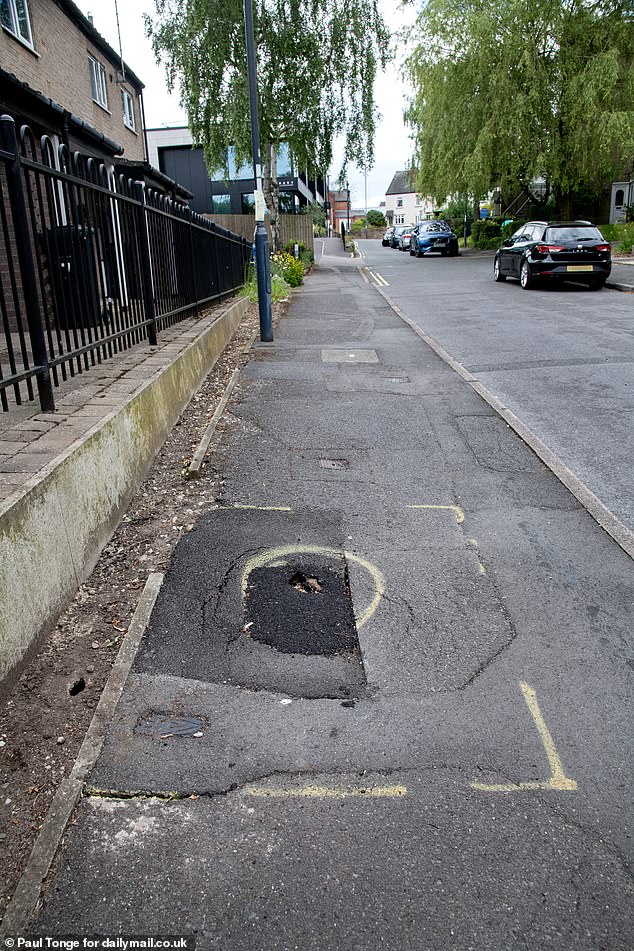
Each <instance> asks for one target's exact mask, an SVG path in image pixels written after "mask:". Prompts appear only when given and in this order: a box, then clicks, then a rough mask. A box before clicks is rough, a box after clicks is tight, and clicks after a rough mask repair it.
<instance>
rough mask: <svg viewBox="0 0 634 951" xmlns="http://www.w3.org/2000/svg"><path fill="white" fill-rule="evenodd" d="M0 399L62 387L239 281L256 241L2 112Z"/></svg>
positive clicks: (45, 404)
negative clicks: (18, 123)
mask: <svg viewBox="0 0 634 951" xmlns="http://www.w3.org/2000/svg"><path fill="white" fill-rule="evenodd" d="M0 238H1V244H0V316H1V319H2V333H0V403H1V405H2V409H3V410H4V411H7V410H8V409H9V408H10V406H11V405H13V404H20V403H22V402H24V401H25V400H27V401H28V400H35V399H36V398H39V401H40V406H41V408H42V410H43V411H45V412H49V411H51V410H53V409H54V408H55V403H54V387H55V386H59V384H60V382H61V381H64V380H67V379H68V378H69V377H72V376H74V375H76V374H78V373H82V372H84V371H86V370H88V369H90V367H92V366H94V365H96V364H98V363H101V362H102V361H103V360H105V359H109V358H112V357H114V356H115V355H116V354H117V353H120V352H121V351H123V350H126V349H128V348H129V347H131V346H132V345H133V344H135V343H138V342H140V341H141V340H144V339H147V341H148V342H149V343H150V345H156V343H157V338H158V334H159V333H160V332H161V330H162V329H163V328H165V327H167V326H170V325H172V324H174V323H176V322H177V321H179V320H183V319H184V318H186V317H188V316H191V315H192V314H194V313H196V312H198V311H199V310H200V309H201V308H203V307H204V306H205V305H207V304H209V303H211V302H213V301H217V300H220V299H221V298H223V297H225V296H227V295H228V294H231V293H233V292H235V291H236V290H237V289H238V288H239V287H240V286H241V285H242V284H243V282H244V279H245V271H246V267H247V265H248V262H249V260H250V257H251V243H250V242H248V241H247V240H246V239H245V238H242V237H240V236H239V235H236V234H233V233H232V232H230V231H226V230H225V229H224V228H221V227H218V226H217V225H215V224H213V222H210V221H209V220H208V219H206V218H203V217H202V216H200V215H197V214H195V213H194V212H192V211H191V209H190V208H188V207H185V206H182V205H178V204H177V203H175V202H173V201H172V200H171V199H170V198H168V197H167V196H165V195H162V194H159V193H158V192H155V191H153V190H151V189H148V188H147V187H146V186H145V184H144V183H143V182H138V181H132V180H131V179H127V178H126V177H125V176H123V175H117V174H116V172H115V169H114V167H113V166H110V165H107V164H105V163H103V162H99V161H97V160H95V159H93V158H87V157H86V156H84V155H82V154H81V153H79V152H74V153H72V154H71V153H70V152H69V150H68V149H67V148H66V146H65V145H58V144H57V143H55V142H54V141H53V140H52V139H51V138H50V137H48V136H43V137H42V138H41V139H40V140H36V138H35V136H34V135H33V133H32V132H31V130H30V128H29V127H28V126H22V128H21V129H20V131H19V136H18V134H17V131H16V127H15V124H14V122H13V119H11V117H9V116H2V117H0Z"/></svg>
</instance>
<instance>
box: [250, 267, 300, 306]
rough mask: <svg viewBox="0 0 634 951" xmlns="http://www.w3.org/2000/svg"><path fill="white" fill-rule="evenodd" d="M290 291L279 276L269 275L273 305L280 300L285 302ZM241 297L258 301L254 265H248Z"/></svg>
mask: <svg viewBox="0 0 634 951" xmlns="http://www.w3.org/2000/svg"><path fill="white" fill-rule="evenodd" d="M290 293H291V289H290V287H289V285H288V284H287V283H286V281H285V280H284V278H283V277H280V275H279V274H273V273H271V300H272V302H273V303H274V304H276V303H278V301H281V300H287V298H288V297H289V296H290ZM240 296H241V297H248V298H249V300H251V301H257V299H258V279H257V274H256V271H255V265H253V264H251V265H249V273H248V276H247V280H246V283H245V284H244V286H243V288H242V290H241V291H240Z"/></svg>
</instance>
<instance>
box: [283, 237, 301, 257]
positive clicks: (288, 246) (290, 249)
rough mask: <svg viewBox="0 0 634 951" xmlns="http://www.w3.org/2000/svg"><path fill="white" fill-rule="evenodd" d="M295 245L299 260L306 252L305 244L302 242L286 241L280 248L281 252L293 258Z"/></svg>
mask: <svg viewBox="0 0 634 951" xmlns="http://www.w3.org/2000/svg"><path fill="white" fill-rule="evenodd" d="M295 245H297V247H298V249H299V256H300V258H301V256H302V254H303V253H304V252H305V250H306V243H305V242H304V241H287V242H286V244H285V245H284V247H283V248H282V251H285V252H286V254H291V255H292V256H293V257H295Z"/></svg>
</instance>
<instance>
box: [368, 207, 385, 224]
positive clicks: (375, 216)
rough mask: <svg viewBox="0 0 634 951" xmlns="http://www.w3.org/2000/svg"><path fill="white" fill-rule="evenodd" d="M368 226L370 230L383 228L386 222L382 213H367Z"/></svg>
mask: <svg viewBox="0 0 634 951" xmlns="http://www.w3.org/2000/svg"><path fill="white" fill-rule="evenodd" d="M368 224H369V225H370V227H372V228H385V227H387V221H386V220H385V215H384V214H383V212H382V211H376V210H372V211H369V212H368Z"/></svg>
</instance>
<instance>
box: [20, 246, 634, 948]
mask: <svg viewBox="0 0 634 951" xmlns="http://www.w3.org/2000/svg"><path fill="white" fill-rule="evenodd" d="M328 251H329V254H328V256H327V257H325V258H324V259H323V260H322V262H321V264H322V266H321V267H320V268H318V269H316V272H315V273H314V274H312V275H311V276H310V278H308V279H307V280H306V283H305V286H304V288H303V289H302V290H301V291H300V292H299V293H298V294H296V295H294V296H293V298H292V299H291V302H290V305H289V310H288V314H287V316H286V317H285V318H284V319H282V320H280V322H279V324H278V325H277V327H276V329H275V342H274V344H272V345H271V344H260V345H257V344H256V345H255V346H254V348H253V352H252V359H251V360H250V362H249V363H248V365H247V366H246V367H245V369H244V371H243V372H242V373H241V375H240V383H239V385H238V387H237V389H236V391H235V392H236V398H235V399H234V400H233V401H232V403H231V404H230V410H229V413H228V414H227V418H226V420H225V422H226V430H225V433H224V435H223V436H222V438H221V439H219V440H218V441H217V442H215V443H214V445H213V447H212V453H211V455H210V458H209V470H208V471H210V472H213V473H215V474H216V475H217V476H218V478H219V479H221V480H222V483H221V486H220V488H219V490H218V497H217V504H216V505H215V506H213V507H210V508H209V509H208V510H206V511H203V512H201V513H200V518H199V519H198V520H197V522H196V524H195V525H194V527H193V529H192V531H191V532H190V533H188V534H187V535H186V536H185V537H184V538H183V539H182V540H181V541H180V542H179V545H178V546H177V548H176V550H175V552H174V555H173V559H172V562H171V565H170V568H169V571H168V572H167V574H166V576H165V579H164V582H163V586H162V588H161V591H160V594H159V596H158V599H157V602H156V605H155V607H154V610H153V611H152V616H151V618H150V619H149V623H148V627H147V630H146V632H145V635H144V637H143V640H142V643H141V646H140V648H139V651H138V654H137V655H136V660H135V663H134V665H133V667H132V670H131V672H130V676H129V678H128V680H127V682H126V685H125V688H124V690H123V694H122V697H121V700H120V703H119V705H118V707H117V710H116V713H115V715H114V717H113V718H112V722H111V723H110V724H109V726H108V728H107V735H106V737H105V743H104V746H103V749H102V751H101V754H100V756H99V758H98V760H97V763H96V765H95V766H94V768H93V769H92V770H91V772H90V774H89V775H88V777H87V780H86V785H85V788H84V795H83V797H82V799H81V801H80V803H79V805H78V809H77V811H76V820H75V821H74V822H73V824H72V825H71V826H70V828H69V829H68V833H67V835H65V837H64V842H63V844H62V849H61V851H60V854H59V856H58V860H57V862H56V864H55V867H54V874H53V876H52V877H51V880H50V881H49V883H48V887H47V889H46V892H45V895H44V898H43V902H42V904H41V906H40V907H39V908H38V911H37V913H36V916H35V919H34V920H33V921H32V922H31V925H30V929H29V930H30V933H31V934H33V935H44V936H46V935H58V936H59V935H70V934H82V935H88V936H90V935H102V936H103V935H124V936H132V935H143V934H145V935H148V934H150V935H179V934H181V935H183V934H186V935H190V936H195V938H196V942H197V948H198V949H199V951H207V949H209V951H374V949H379V948H382V949H386V951H446V949H451V951H506V949H513V951H516V949H523V951H536V949H542V948H549V949H556V951H571V949H572V948H574V949H576V951H630V949H631V948H632V946H633V931H632V921H633V920H634V916H633V911H632V909H633V902H632V896H633V885H632V865H633V863H634V847H633V839H632V786H633V783H634V780H633V777H632V756H631V752H632V741H631V737H632V732H633V729H632V710H633V705H632V702H631V699H632V689H631V688H632V675H633V672H634V646H633V644H632V625H631V609H632V591H633V589H634V585H633V569H632V559H631V558H630V557H629V556H628V555H627V554H626V553H625V551H623V549H622V548H621V547H619V545H617V544H616V542H615V541H613V539H612V538H611V537H610V536H609V535H608V534H607V533H606V532H604V531H603V530H602V529H601V528H599V526H598V525H597V523H596V522H595V521H594V520H593V519H592V518H591V517H590V515H589V514H588V513H587V511H585V509H584V508H583V506H582V505H581V504H580V502H579V501H578V500H577V499H576V498H575V497H573V496H572V495H571V494H570V493H569V492H568V491H567V490H566V489H565V488H564V486H563V485H562V484H561V482H560V481H559V480H558V479H556V478H555V476H554V475H553V474H552V472H551V471H550V470H549V469H548V468H547V467H546V466H545V465H543V463H542V462H541V461H540V460H539V459H538V458H537V456H536V455H535V454H534V453H533V452H532V451H531V450H530V449H529V448H528V447H527V446H526V445H525V443H523V442H522V440H521V439H520V438H519V437H518V436H517V435H516V434H515V432H513V431H512V430H511V429H510V428H509V427H508V426H507V425H506V424H505V422H504V421H503V420H502V419H501V418H500V417H499V416H498V415H497V413H495V412H494V410H493V409H492V408H491V406H490V405H488V404H487V403H486V402H485V401H484V400H483V399H482V398H481V397H480V396H479V395H478V393H477V392H475V391H474V389H473V388H472V387H471V386H470V385H469V384H468V383H466V382H465V381H464V380H463V379H461V378H460V376H459V375H458V373H456V372H455V370H454V369H452V368H451V367H450V366H448V365H447V363H446V362H445V361H443V360H442V359H441V358H440V357H439V356H438V355H437V353H435V352H434V350H433V349H432V348H431V347H429V346H428V345H427V344H426V343H425V342H424V341H423V340H421V339H420V337H419V336H417V335H416V334H415V333H414V331H413V330H412V329H411V327H409V326H407V324H406V323H405V322H404V321H403V320H402V319H401V318H400V317H398V316H397V315H396V314H395V312H394V310H393V309H392V308H391V307H390V306H388V304H387V303H386V302H385V301H384V300H383V298H382V297H381V296H380V295H379V294H378V292H377V291H376V289H375V288H373V287H371V286H370V284H369V283H368V282H367V281H364V279H363V277H362V275H361V274H360V273H359V270H358V268H357V264H358V262H357V261H356V260H355V261H352V260H350V258H349V257H348V258H346V257H344V256H343V255H342V253H341V249H340V242H332V243H331V244H329V245H328ZM379 253H381V252H377V256H378V254H379ZM385 255H387V257H386V256H383V257H382V258H381V259H380V260H382V261H385V262H386V263H387V262H390V263H391V265H392V268H393V272H392V274H391V276H392V277H393V278H394V281H393V285H392V286H396V284H397V279H398V277H399V275H400V276H404V275H405V273H406V269H408V268H409V269H410V274H412V275H413V274H422V273H429V274H431V273H433V272H432V268H434V267H435V268H436V271H437V272H438V273H439V274H440V273H443V274H447V275H448V274H450V273H451V274H456V275H457V274H462V273H469V272H470V273H472V274H473V275H474V277H473V279H472V281H471V282H470V284H469V285H468V289H467V285H465V289H464V290H462V286H461V284H460V283H459V281H457V280H456V281H454V282H453V283H448V282H447V281H446V280H445V281H444V282H443V283H442V287H443V288H444V290H443V292H442V294H441V292H440V290H434V285H433V283H432V282H431V281H430V282H429V285H430V286H429V295H428V296H426V297H425V301H426V303H425V309H429V311H430V312H435V311H436V309H437V307H439V306H440V301H441V298H442V297H444V298H447V297H448V296H450V295H451V294H453V295H454V304H453V307H454V320H456V319H457V318H456V314H457V313H458V311H461V312H463V313H465V312H467V311H468V312H469V313H471V314H472V320H473V321H475V320H476V317H475V314H476V313H479V311H478V310H477V307H478V306H479V307H480V308H481V307H482V304H481V300H480V302H479V303H478V296H479V295H478V293H476V285H477V280H478V278H477V275H478V274H480V281H481V283H480V284H479V285H477V286H479V287H480V297H481V299H486V295H487V294H488V291H489V284H487V283H486V280H485V270H484V268H483V265H482V264H481V263H480V262H469V261H468V260H467V259H465V260H457V261H451V262H433V261H422V262H418V261H416V262H414V261H413V260H411V261H410V259H409V258H405V256H404V255H402V256H400V257H399V256H398V255H397V254H396V252H393V253H391V254H390V252H385ZM444 264H447V265H448V267H447V268H446V269H445V270H444V271H441V268H442V267H443V265H444ZM410 265H411V267H410ZM427 265H430V268H429V272H427V271H426V270H425V268H426V266H427ZM463 266H464V271H463V270H462V269H463ZM485 267H486V262H485ZM415 268H416V269H415ZM449 268H451V271H450V270H449ZM381 270H382V271H383V268H382V269H381ZM386 273H387V271H386ZM402 285H403V288H404V289H407V288H408V287H409V291H408V293H409V294H410V296H411V300H412V307H414V306H415V304H416V295H415V294H412V290H411V288H412V285H411V283H410V284H407V283H406V282H405V280H403V281H402ZM440 286H441V285H440V283H439V284H438V288H440ZM389 289H391V288H389ZM494 290H495V291H498V290H499V291H500V292H502V291H505V292H507V294H506V297H507V299H519V300H521V299H522V298H521V296H520V295H521V294H523V292H520V291H519V290H517V293H515V290H516V289H514V288H513V287H512V286H511V285H509V286H508V287H502V288H499V289H498V288H495V287H494ZM513 295H514V296H513ZM498 296H499V299H500V300H503V296H502V294H500V295H498ZM595 296H596V295H595ZM541 297H542V295H535V301H538V300H539V299H541ZM568 297H569V298H570V300H572V301H574V300H575V299H578V300H581V297H580V296H579V297H578V298H577V297H575V296H574V295H573V294H571V295H567V296H566V298H565V299H568ZM458 298H459V299H458ZM531 299H532V298H531ZM563 299H564V297H563V295H562V300H563ZM461 300H463V303H460V301H461ZM593 300H594V297H593ZM597 300H598V302H599V303H598V305H601V302H602V301H605V304H604V305H603V306H614V304H612V295H607V294H606V295H605V298H603V296H602V295H599V296H598V298H597ZM427 301H429V302H430V305H431V306H429V307H428V304H427ZM470 301H471V302H472V303H471V305H469V302H470ZM598 305H597V306H598ZM499 306H500V307H502V305H499ZM616 306H619V305H618V301H617V302H616ZM419 307H420V304H419ZM445 310H447V308H445ZM481 319H482V321H483V323H484V324H486V322H487V318H485V317H482V318H481ZM570 320H571V322H573V321H574V318H573V317H571V318H570ZM508 342H509V348H511V346H512V341H511V339H510V338H509V341H508ZM512 357H513V351H512V349H510V351H509V357H508V359H512ZM203 477H205V474H204V473H203ZM183 491H186V483H185V484H184V487H183ZM351 612H352V613H353V615H354V623H352V622H351ZM90 947H93V948H94V946H90Z"/></svg>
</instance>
